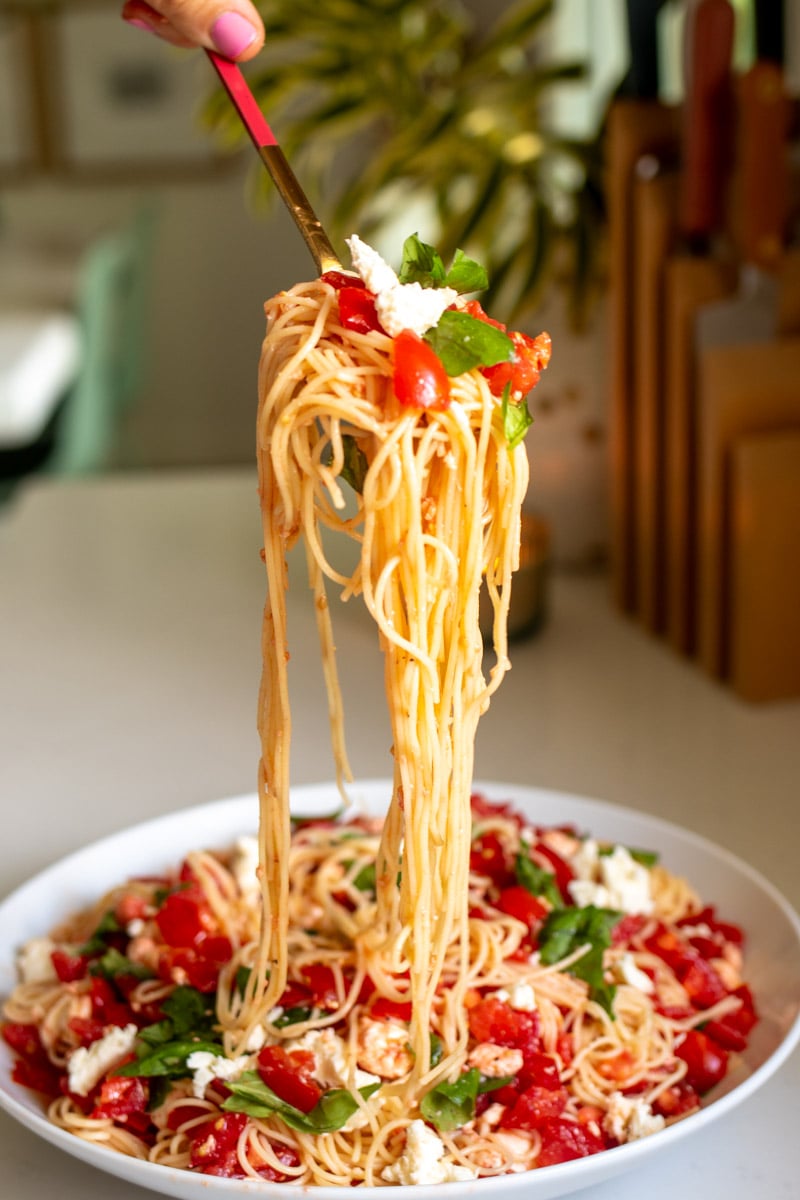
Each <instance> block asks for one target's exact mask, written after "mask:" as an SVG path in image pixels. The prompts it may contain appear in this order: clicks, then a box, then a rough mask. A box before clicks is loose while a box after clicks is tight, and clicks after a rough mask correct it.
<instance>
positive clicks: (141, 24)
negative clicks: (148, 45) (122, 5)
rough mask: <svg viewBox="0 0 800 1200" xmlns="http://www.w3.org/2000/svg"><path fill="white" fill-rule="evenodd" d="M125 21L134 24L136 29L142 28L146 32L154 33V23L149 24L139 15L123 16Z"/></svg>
mask: <svg viewBox="0 0 800 1200" xmlns="http://www.w3.org/2000/svg"><path fill="white" fill-rule="evenodd" d="M122 19H123V21H125V23H126V24H127V25H133V27H134V29H142V30H144V32H145V33H153V32H154V31H153V27H152V25H148V24H147V22H146V21H140V20H139V18H138V17H123V18H122Z"/></svg>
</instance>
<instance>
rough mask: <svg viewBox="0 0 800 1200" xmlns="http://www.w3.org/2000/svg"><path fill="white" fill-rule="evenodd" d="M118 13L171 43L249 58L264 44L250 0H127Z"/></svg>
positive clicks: (262, 29)
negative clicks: (147, 0) (120, 12)
mask: <svg viewBox="0 0 800 1200" xmlns="http://www.w3.org/2000/svg"><path fill="white" fill-rule="evenodd" d="M122 17H123V20H125V21H127V22H128V23H129V24H131V25H135V26H136V27H137V28H139V29H146V30H148V31H149V32H151V33H155V34H157V35H158V36H159V37H161V38H163V39H164V40H165V41H167V42H171V43H172V45H174V46H202V47H204V48H205V49H207V50H217V51H218V52H219V53H220V54H223V55H224V56H225V57H226V58H232V59H240V60H246V59H249V58H253V57H254V55H256V54H257V53H258V52H259V50H260V49H261V47H262V46H263V44H264V26H263V24H262V21H261V17H260V16H259V15H258V13H257V11H256V9H255V8H254V7H253V5H252V4H251V3H250V0H151V2H150V3H148V2H146V0H127V3H126V4H125V5H124V7H123V9H122Z"/></svg>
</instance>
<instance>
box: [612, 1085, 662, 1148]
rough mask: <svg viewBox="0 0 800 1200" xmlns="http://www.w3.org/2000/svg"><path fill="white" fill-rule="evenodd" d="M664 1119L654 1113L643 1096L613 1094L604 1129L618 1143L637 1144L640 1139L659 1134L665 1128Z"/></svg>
mask: <svg viewBox="0 0 800 1200" xmlns="http://www.w3.org/2000/svg"><path fill="white" fill-rule="evenodd" d="M664 1124H665V1122H664V1118H663V1117H662V1116H659V1115H658V1114H657V1113H654V1112H653V1110H652V1108H651V1107H650V1105H649V1104H648V1102H647V1101H646V1100H644V1099H643V1098H642V1097H641V1096H623V1094H622V1093H621V1092H612V1093H611V1095H610V1096H609V1098H608V1110H607V1112H606V1115H605V1117H604V1118H603V1127H604V1129H605V1130H606V1132H607V1133H609V1134H610V1135H611V1137H613V1138H616V1139H617V1141H618V1142H635V1141H637V1139H638V1138H643V1137H647V1136H648V1135H649V1134H651V1133H658V1131H659V1129H663V1128H664Z"/></svg>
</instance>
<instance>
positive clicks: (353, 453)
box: [340, 433, 369, 495]
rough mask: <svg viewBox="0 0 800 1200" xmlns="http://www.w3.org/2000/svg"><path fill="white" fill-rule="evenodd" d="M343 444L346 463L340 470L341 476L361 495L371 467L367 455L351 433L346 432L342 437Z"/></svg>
mask: <svg viewBox="0 0 800 1200" xmlns="http://www.w3.org/2000/svg"><path fill="white" fill-rule="evenodd" d="M342 446H343V449H344V464H343V466H342V470H341V472H340V475H341V478H342V479H343V480H344V481H345V483H349V484H350V487H351V488H352V489H353V491H354V492H358V494H359V495H361V493H362V492H363V491H364V480H365V479H366V477H367V470H368V469H369V463H368V462H367V456H366V454H365V453H364V451H363V450H362V449H361V447H360V446H359V444H358V442H357V441H356V439H355V438H354V437H353V435H352V434H350V433H346V434H344V436H343V437H342Z"/></svg>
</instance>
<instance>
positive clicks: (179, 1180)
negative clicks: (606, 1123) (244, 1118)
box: [0, 779, 800, 1200]
mask: <svg viewBox="0 0 800 1200" xmlns="http://www.w3.org/2000/svg"><path fill="white" fill-rule="evenodd" d="M390 789H391V781H390V780H387V779H364V780H358V781H356V783H355V784H353V785H351V787H350V788H349V792H350V795H351V796H352V797H353V799H354V802H355V804H356V805H361V804H363V805H365V806H366V807H367V808H370V809H372V810H374V809H375V807H376V806H377V805H378V803H379V801H383V802H384V803H385V801H386V799H387V797H388V795H389V792H390ZM473 791H475V792H480V793H485V794H486V795H488V796H490V797H492V798H493V799H495V800H497V801H507V802H510V803H512V804H518V805H521V806H522V807H523V808H525V809H527V810H529V811H530V808H531V807H532V806H533V805H534V803H542V804H544V805H545V806H547V805H552V806H554V807H557V809H558V811H559V813H561V815H562V817H565V818H566V820H567V821H570V822H572V823H575V824H577V825H579V826H580V827H582V828H584V829H586V830H589V831H591V832H592V833H593V834H596V835H597V836H600V837H604V836H608V833H607V831H606V829H605V828H604V824H605V823H609V822H610V823H616V822H619V823H621V824H623V825H631V826H641V827H642V829H643V831H645V832H646V833H647V836H648V838H649V844H650V845H651V846H654V848H659V847H658V845H657V842H658V839H659V835H660V836H661V837H662V838H664V839H669V840H671V841H675V842H678V843H681V844H683V845H685V846H690V847H692V848H693V849H694V850H695V851H697V852H699V853H701V854H704V855H706V856H708V857H710V858H712V859H715V860H716V861H717V862H719V863H721V864H723V865H724V866H725V867H726V868H728V869H729V870H730V871H732V872H733V873H735V874H737V875H739V876H742V877H743V878H746V879H747V880H748V881H749V883H750V884H751V885H752V886H754V887H756V888H757V889H758V890H759V891H760V892H761V893H762V894H763V895H764V896H766V897H768V898H769V900H770V901H771V902H772V904H773V905H774V906H775V907H776V908H777V909H778V910H779V911H780V913H781V915H782V916H783V918H784V919H785V921H786V923H787V928H788V929H789V930H790V931H791V933H792V934H793V938H794V948H795V950H796V952H797V954H798V956H799V957H798V963H800V917H798V915H797V913H796V912H795V911H794V909H793V908H792V906H791V905H790V904H789V903H788V901H787V900H786V899H785V897H784V896H783V895H782V894H781V893H780V892H779V890H778V889H777V888H775V886H774V885H773V884H772V883H771V882H770V881H769V880H768V879H767V878H765V877H764V876H763V875H762V874H761V873H760V872H759V871H757V870H756V869H755V868H753V867H752V866H750V864H748V863H747V862H745V861H744V860H743V859H741V858H739V857H738V856H737V855H735V854H733V853H732V852H731V851H729V850H727V849H726V848H725V847H723V846H721V845H719V844H717V843H715V842H713V841H711V840H710V839H708V838H706V837H703V836H702V835H700V834H697V833H695V832H694V831H692V830H689V829H686V828H684V827H682V826H679V825H676V824H674V823H673V822H670V821H667V820H665V819H664V818H662V817H657V816H651V815H650V814H647V813H642V812H640V811H638V810H635V809H630V808H626V807H624V806H622V805H618V804H613V803H609V802H607V801H604V800H599V799H596V798H592V797H588V796H583V795H578V794H575V793H571V792H563V791H558V790H555V789H551V788H544V787H534V786H529V785H524V784H513V783H503V782H498V781H496V780H478V781H476V782H475V783H474V785H473ZM337 801H338V793H337V790H336V787H335V785H334V784H331V783H330V782H320V783H314V784H306V785H302V786H298V787H296V788H293V789H292V803H293V808H294V809H296V810H297V811H298V812H299V813H301V814H311V813H315V812H323V811H324V812H327V811H330V810H331V809H332V808H334V807H336V805H337ZM584 813H585V814H586V815H585V817H584V815H583V814H584ZM578 814H580V819H576V816H577V815H578ZM223 819H225V820H227V821H228V822H229V825H228V826H227V828H229V830H230V832H229V833H226V832H225V828H226V826H225V825H224V824H223ZM554 819H555V818H553V817H548V818H547V821H550V820H554ZM256 822H257V797H256V796H255V794H254V793H243V794H240V795H236V796H230V797H226V798H223V799H217V800H213V801H210V802H206V803H202V804H198V805H193V806H190V807H187V808H183V809H177V810H173V811H171V812H169V813H166V814H163V815H161V816H157V817H153V818H150V819H149V820H147V821H143V822H140V823H137V824H134V825H131V826H129V827H127V828H124V829H121V830H118V831H116V832H114V833H111V834H108V835H106V836H104V837H101V838H98V839H96V840H94V841H93V842H91V843H89V844H87V845H86V846H83V847H81V848H79V849H77V850H75V851H73V852H72V853H70V854H68V855H66V856H64V857H63V858H61V859H59V860H58V861H56V862H55V863H52V864H51V865H49V866H47V867H45V868H44V869H43V870H42V871H40V872H38V873H37V874H36V875H35V876H34V877H33V878H32V879H30V880H28V881H27V882H26V883H23V884H22V885H20V887H18V888H16V889H15V890H14V891H13V892H11V893H10V894H9V895H8V896H7V897H5V899H3V900H2V901H0V953H2V950H4V949H5V947H6V946H7V945H9V943H8V941H7V939H6V941H5V942H4V940H3V938H4V932H3V931H4V929H5V928H6V927H7V926H8V925H9V923H13V921H14V918H15V910H18V909H19V908H20V907H22V908H23V909H24V908H25V907H26V904H27V903H28V902H29V900H30V898H31V896H36V895H38V894H40V893H42V894H47V889H48V885H49V884H52V883H53V881H56V880H58V879H59V878H60V877H65V878H66V877H68V876H70V875H71V874H72V873H73V872H75V871H76V870H79V869H80V866H81V862H82V861H83V860H86V859H91V858H92V857H94V856H97V855H99V854H104V855H105V856H106V858H107V860H108V861H109V862H111V861H113V860H114V855H115V851H116V850H117V849H119V848H121V847H122V846H124V845H125V843H126V842H129V841H130V840H131V839H132V838H134V837H137V838H140V839H142V838H144V839H148V838H149V839H150V840H151V841H152V840H153V835H154V834H155V833H156V832H162V833H163V831H164V830H165V829H168V828H169V827H170V826H173V825H175V826H177V824H181V825H183V826H184V827H185V828H188V827H189V825H190V824H191V825H192V832H191V836H187V838H186V840H185V841H183V842H182V843H181V846H182V847H183V849H184V851H185V850H188V849H190V848H192V846H197V845H198V841H199V842H200V844H202V845H212V842H208V841H205V840H201V839H200V838H198V837H196V836H195V828H197V826H200V827H206V826H209V827H211V828H213V829H214V830H215V835H212V836H214V837H215V841H214V842H213V844H214V845H216V846H222V845H224V844H225V843H226V840H228V841H232V840H233V838H235V837H236V836H238V834H239V833H243V832H246V831H248V829H249V830H252V829H254V828H255V825H256ZM543 823H547V822H546V821H544V820H543ZM651 835H652V836H651ZM653 838H654V839H655V840H653ZM180 853H181V849H180V847H179V846H178V844H177V843H175V844H174V845H173V843H172V842H170V841H169V839H167V840H166V842H165V843H164V856H163V858H162V859H161V860H159V861H163V862H164V863H165V864H166V863H170V862H173V863H174V862H175V861H176V859H177V857H178V856H179V854H180ZM121 877H122V876H121V875H120V874H119V870H118V869H116V870H115V871H113V872H112V873H111V875H110V878H111V880H112V881H113V880H119V879H120V878H121ZM97 894H99V891H98V889H97V888H95V887H94V886H92V888H91V891H88V890H87V898H90V897H92V896H96V895H97ZM712 899H713V897H712ZM722 915H723V916H724V915H725V914H724V913H723V914H722ZM35 932H38V933H40V934H41V933H45V932H46V929H39V930H38V931H34V932H31V933H27V932H26V936H34V934H35ZM19 940H25V938H24V937H23V938H21V939H19ZM3 969H5V970H6V975H8V973H9V963H8V962H7V961H5V959H2V958H0V971H2V970H3ZM0 986H1V985H0ZM798 1009H799V1011H798V1012H796V1014H795V1016H794V1019H793V1021H792V1023H791V1025H790V1026H789V1027H788V1028H787V1030H786V1032H785V1034H784V1036H783V1039H782V1040H781V1042H780V1044H779V1045H778V1046H777V1047H776V1048H775V1050H774V1051H773V1052H772V1053H771V1054H770V1055H769V1057H768V1058H767V1059H766V1060H765V1061H764V1062H763V1063H761V1064H760V1066H758V1067H756V1069H755V1070H753V1072H752V1073H751V1074H750V1075H748V1076H747V1077H746V1078H745V1079H744V1080H742V1081H741V1082H740V1083H739V1084H738V1085H737V1086H736V1087H735V1088H734V1089H733V1090H731V1091H730V1092H728V1093H727V1094H725V1095H722V1096H720V1097H719V1098H718V1099H715V1100H714V1101H713V1102H712V1103H710V1104H709V1105H708V1107H705V1108H703V1109H700V1110H699V1112H697V1113H695V1114H693V1115H692V1116H690V1117H688V1118H686V1119H685V1120H684V1121H681V1122H678V1123H677V1124H675V1125H673V1126H671V1127H669V1128H668V1129H665V1130H662V1131H661V1132H660V1133H659V1134H658V1135H656V1136H655V1137H653V1138H643V1139H641V1140H639V1141H635V1142H630V1143H627V1144H626V1145H623V1146H619V1147H616V1148H614V1149H611V1150H607V1151H604V1152H603V1153H602V1154H599V1155H593V1156H590V1157H588V1158H583V1159H577V1160H574V1161H572V1162H567V1163H562V1164H558V1165H556V1166H551V1167H547V1168H545V1169H543V1170H542V1171H534V1172H527V1173H524V1174H520V1175H511V1176H502V1177H500V1178H497V1179H492V1180H477V1181H474V1182H472V1183H468V1184H461V1185H456V1184H449V1185H448V1188H447V1192H446V1194H447V1195H448V1196H450V1197H451V1200H455V1197H456V1196H460V1195H470V1196H471V1195H472V1194H473V1191H475V1193H476V1195H478V1196H483V1197H484V1198H485V1200H493V1198H494V1197H495V1196H497V1197H499V1196H501V1195H502V1196H503V1197H505V1196H506V1195H511V1194H512V1193H514V1194H515V1196H516V1195H517V1193H518V1192H519V1189H520V1188H524V1189H525V1193H526V1196H528V1195H530V1196H531V1197H535V1200H550V1198H555V1197H558V1196H564V1195H567V1194H569V1193H571V1192H573V1191H577V1190H579V1189H581V1188H585V1187H587V1186H589V1185H590V1184H592V1183H599V1182H601V1181H602V1180H604V1179H607V1178H610V1177H611V1176H613V1175H616V1174H619V1173H621V1172H623V1171H627V1170H628V1169H631V1168H633V1167H634V1166H635V1165H637V1164H638V1163H639V1162H640V1161H641V1160H642V1159H645V1158H649V1157H650V1156H651V1155H652V1154H653V1153H654V1152H661V1151H663V1150H666V1149H668V1147H669V1146H670V1145H674V1144H675V1142H676V1141H678V1140H679V1139H681V1138H683V1137H685V1136H691V1135H692V1134H694V1133H696V1132H699V1131H700V1130H701V1129H702V1128H704V1127H705V1126H706V1125H708V1124H709V1123H710V1122H712V1121H716V1120H718V1119H720V1118H721V1117H724V1115H725V1113H727V1112H728V1111H730V1110H731V1109H733V1108H734V1107H737V1106H738V1105H739V1104H740V1103H741V1102H742V1101H744V1100H745V1099H746V1098H747V1097H749V1096H750V1095H752V1094H753V1093H754V1092H755V1091H757V1090H758V1089H759V1088H760V1087H761V1086H763V1084H764V1083H765V1082H766V1081H767V1080H768V1079H769V1078H770V1077H771V1076H772V1075H773V1074H774V1073H775V1072H776V1071H777V1070H778V1069H779V1068H780V1066H781V1065H782V1064H783V1063H784V1062H785V1061H786V1059H787V1058H788V1057H789V1055H790V1054H791V1053H792V1051H793V1050H794V1048H795V1046H796V1045H797V1043H798V1041H800V1001H798ZM11 1057H12V1056H11V1054H10V1052H8V1049H7V1047H5V1045H4V1044H3V1045H0V1066H3V1067H4V1068H5V1069H4V1071H3V1074H2V1075H0V1107H2V1108H3V1109H5V1111H6V1112H8V1113H9V1115H10V1116H12V1117H13V1118H15V1119H16V1120H18V1121H19V1122H20V1123H21V1124H23V1125H24V1126H25V1127H26V1128H28V1129H30V1130H31V1132H33V1133H35V1134H36V1135H38V1136H40V1137H42V1138H44V1139H45V1140H46V1141H48V1142H50V1143H51V1144H53V1145H55V1146H57V1147H58V1148H59V1149H61V1150H63V1151H65V1152H66V1153H68V1154H70V1155H71V1156H72V1157H75V1158H78V1159H81V1160H82V1161H84V1162H86V1163H89V1164H90V1165H91V1166H93V1167H95V1168H97V1169H99V1170H101V1171H103V1172H105V1173H107V1174H111V1175H116V1176H117V1177H119V1178H123V1179H126V1180H128V1181H129V1182H132V1183H135V1184H137V1185H139V1186H141V1187H145V1188H150V1189H151V1190H154V1191H157V1192H161V1193H162V1194H165V1195H172V1196H176V1197H189V1198H194V1197H198V1198H199V1197H200V1196H205V1197H208V1196H209V1195H210V1194H212V1193H213V1192H214V1191H215V1190H216V1189H217V1188H220V1189H221V1191H222V1192H224V1193H226V1194H230V1195H236V1194H248V1195H252V1194H253V1193H256V1194H257V1195H258V1196H263V1197H265V1198H267V1200H278V1198H280V1200H286V1197H287V1195H291V1192H290V1190H289V1188H288V1187H287V1185H285V1184H284V1185H276V1184H270V1183H268V1182H255V1181H251V1180H236V1179H220V1178H216V1177H209V1176H205V1175H197V1174H194V1173H192V1172H187V1171H177V1170H175V1169H174V1168H171V1167H164V1166H160V1165H159V1164H155V1163H148V1162H142V1161H141V1160H136V1159H129V1158H126V1157H124V1156H123V1155H119V1154H116V1153H114V1152H113V1151H109V1150H106V1149H105V1148H104V1147H102V1146H96V1145H93V1144H91V1143H87V1142H84V1141H81V1140H80V1139H78V1138H75V1137H73V1136H72V1135H70V1134H68V1133H66V1132H65V1131H64V1130H61V1129H58V1128H57V1127H56V1126H54V1125H52V1124H50V1122H48V1121H47V1119H46V1117H44V1116H43V1115H42V1114H40V1113H37V1112H36V1111H35V1110H34V1109H32V1108H31V1107H30V1106H29V1104H26V1103H23V1102H22V1100H21V1099H19V1098H18V1096H27V1095H29V1093H27V1092H26V1090H25V1089H23V1088H20V1087H18V1086H17V1085H15V1084H13V1083H11V1082H10V1080H9V1079H8V1070H7V1066H6V1064H8V1063H10V1061H11ZM142 1173H144V1178H142ZM209 1188H210V1189H211V1192H210V1191H209ZM452 1189H455V1191H453V1190H452ZM294 1190H297V1189H294ZM398 1190H399V1189H396V1188H392V1187H389V1188H388V1189H387V1188H386V1187H381V1188H360V1189H359V1194H360V1195H364V1196H366V1197H367V1200H377V1198H378V1197H384V1198H386V1200H388V1198H389V1197H390V1196H391V1195H393V1194H396V1193H397V1191H398ZM301 1191H302V1193H303V1194H304V1195H308V1196H310V1197H313V1198H314V1200H322V1198H323V1197H326V1196H327V1197H329V1196H330V1194H331V1190H330V1188H324V1187H319V1186H304V1187H302V1188H301ZM414 1194H415V1196H417V1197H418V1198H419V1200H434V1198H435V1197H440V1196H441V1189H440V1187H438V1186H430V1185H422V1186H417V1187H415V1193H414Z"/></svg>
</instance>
